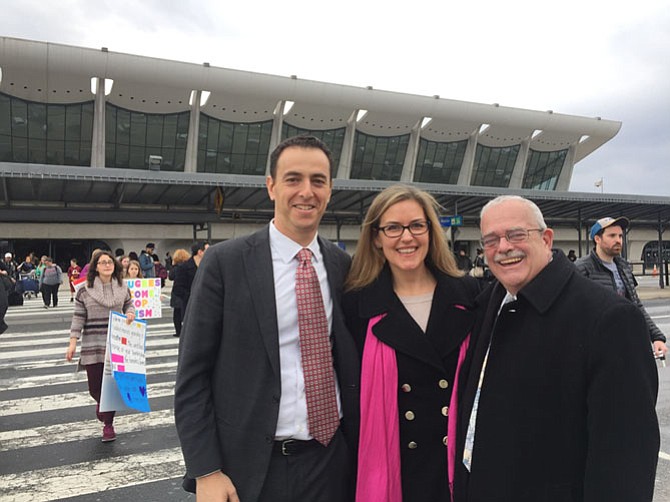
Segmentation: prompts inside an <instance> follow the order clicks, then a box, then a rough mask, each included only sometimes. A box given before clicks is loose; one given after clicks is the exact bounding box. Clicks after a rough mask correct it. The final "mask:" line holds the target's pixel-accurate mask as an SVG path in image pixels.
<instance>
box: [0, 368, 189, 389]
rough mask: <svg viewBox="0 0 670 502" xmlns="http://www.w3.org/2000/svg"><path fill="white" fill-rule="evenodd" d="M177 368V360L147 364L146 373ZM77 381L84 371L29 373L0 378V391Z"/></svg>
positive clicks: (170, 370)
mask: <svg viewBox="0 0 670 502" xmlns="http://www.w3.org/2000/svg"><path fill="white" fill-rule="evenodd" d="M176 368H177V361H172V362H167V363H160V364H147V375H148V376H153V375H162V374H165V373H173V372H174V371H175V369H176ZM79 381H86V373H85V372H83V371H82V372H79V373H74V372H73V373H65V374H53V375H34V376H33V375H31V376H28V377H26V378H15V379H11V380H0V391H6V390H24V389H33V388H37V387H39V388H49V386H52V385H62V384H68V383H75V382H79Z"/></svg>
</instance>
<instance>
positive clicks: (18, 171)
mask: <svg viewBox="0 0 670 502" xmlns="http://www.w3.org/2000/svg"><path fill="white" fill-rule="evenodd" d="M620 127H621V123H620V122H617V121H612V120H605V119H601V118H600V117H580V116H572V115H564V114H559V113H553V112H552V111H551V110H548V111H534V110H525V109H518V108H510V107H504V106H500V105H498V104H497V103H492V104H481V103H470V102H463V101H455V100H450V99H445V98H443V97H440V96H417V95H410V94H402V93H397V92H391V91H385V90H377V89H373V88H372V87H363V88H360V87H352V86H345V85H338V84H333V83H326V82H316V81H310V80H303V79H301V78H300V77H299V76H295V75H290V76H277V75H267V74H259V73H252V72H247V71H241V70H232V69H227V68H217V67H213V66H211V65H210V64H209V63H202V64H192V63H184V62H178V61H169V60H164V59H155V58H150V57H143V56H136V55H130V54H121V53H115V52H112V51H109V50H107V49H106V48H101V49H90V48H81V47H72V46H66V45H59V44H52V43H46V42H38V41H29V40H20V39H14V38H6V37H0V173H1V175H2V179H1V184H0V248H2V249H1V250H0V251H3V252H4V251H6V250H9V251H12V252H14V253H15V254H17V255H18V257H22V256H24V255H25V254H26V253H28V252H30V251H35V252H36V253H37V254H51V255H53V256H54V258H55V259H56V261H57V262H58V263H60V264H63V263H67V261H68V260H69V258H70V257H71V256H74V257H77V258H79V259H80V260H85V259H87V257H88V255H89V253H90V252H91V250H92V249H94V248H96V247H100V246H109V247H110V248H111V249H116V248H119V247H120V248H123V249H125V250H126V252H128V251H131V250H132V251H137V252H139V251H140V250H141V249H142V248H143V247H144V244H145V243H146V242H148V241H153V242H156V244H157V252H158V254H159V255H160V256H161V257H162V256H164V254H165V252H167V251H172V250H174V249H175V248H177V247H184V246H186V245H188V243H189V242H190V241H191V240H193V239H194V238H206V239H209V240H211V241H219V240H224V239H229V238H233V237H235V236H239V235H244V234H246V233H249V232H251V231H252V230H254V229H256V228H259V227H260V226H261V225H264V224H266V223H267V222H268V221H269V219H270V218H271V215H272V203H271V201H270V200H269V199H268V197H267V194H266V192H265V176H266V174H267V173H268V168H269V153H270V152H271V151H272V150H273V149H274V147H275V146H276V145H277V144H278V143H279V142H280V141H281V140H282V139H284V138H286V137H289V136H293V135H296V134H300V133H310V134H313V135H315V136H318V137H319V138H321V139H323V140H324V141H325V142H326V143H327V144H328V145H329V147H330V148H331V150H332V151H333V156H334V160H335V177H334V189H333V196H332V200H331V203H330V205H329V208H328V211H327V214H326V216H325V218H324V222H323V225H322V228H321V231H320V232H321V234H322V235H324V236H325V237H327V238H330V239H332V240H335V241H339V242H341V243H342V245H343V246H345V247H346V249H347V250H349V251H353V250H354V248H355V243H356V240H357V237H358V232H359V224H360V222H361V220H362V217H363V215H364V214H365V211H366V210H367V207H368V206H369V204H370V202H371V200H372V199H373V198H374V196H375V194H376V193H378V192H379V191H380V190H382V189H383V188H385V187H386V186H388V185H390V184H393V183H399V182H402V183H412V184H416V185H418V186H420V187H421V188H424V189H426V190H428V191H429V192H431V193H432V194H433V195H434V196H435V197H436V198H437V199H438V201H439V202H440V203H441V204H442V205H443V206H444V208H445V213H444V214H445V216H449V215H459V216H461V220H462V222H463V226H462V227H458V228H457V229H453V228H452V229H451V230H450V231H449V236H450V238H452V240H453V241H454V243H455V245H456V246H458V247H464V248H465V249H466V250H467V251H468V252H469V253H470V254H474V248H475V247H476V245H477V241H478V238H479V234H478V231H477V218H478V213H479V209H480V208H481V206H482V205H483V204H484V203H485V202H486V201H487V200H488V199H490V198H491V197H495V196H497V195H499V194H502V193H516V194H520V195H524V196H526V197H529V198H531V199H533V200H534V201H535V202H536V203H538V205H539V206H540V207H541V208H542V210H543V212H544V213H545V216H546V217H547V220H548V223H549V224H550V225H551V226H553V227H554V228H555V229H556V230H557V238H556V244H557V246H558V247H562V248H564V249H565V250H566V251H567V249H568V248H574V249H577V250H579V252H580V253H584V252H586V251H587V250H588V248H589V244H588V242H586V239H585V237H584V236H585V235H586V232H587V230H588V227H589V226H590V225H591V224H592V223H593V221H594V220H595V219H597V218H599V217H602V216H605V215H609V216H619V215H625V216H628V217H629V218H630V219H631V221H632V225H631V228H632V230H631V233H630V236H629V244H628V246H629V258H630V259H631V260H634V261H636V260H637V261H639V260H640V257H641V256H642V255H643V254H644V253H645V252H646V253H648V254H649V253H651V254H650V256H651V255H653V248H654V246H656V247H655V249H658V245H659V241H660V240H661V239H662V232H663V230H664V228H665V227H666V226H667V224H668V221H670V198H668V197H639V196H627V195H610V194H581V193H574V192H568V187H569V185H570V179H571V177H572V173H573V170H574V168H575V165H576V164H577V163H578V162H579V161H580V160H582V159H584V158H585V157H586V156H588V155H589V154H591V153H592V152H593V151H595V150H596V149H598V148H600V147H602V146H603V145H605V143H607V142H608V141H609V140H610V139H612V138H613V137H614V136H615V135H616V134H617V132H618V131H619V129H620Z"/></svg>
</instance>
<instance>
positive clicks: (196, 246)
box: [191, 241, 209, 256]
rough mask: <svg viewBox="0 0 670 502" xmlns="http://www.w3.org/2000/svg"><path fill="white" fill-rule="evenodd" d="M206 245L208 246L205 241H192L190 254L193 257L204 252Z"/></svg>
mask: <svg viewBox="0 0 670 502" xmlns="http://www.w3.org/2000/svg"><path fill="white" fill-rule="evenodd" d="M207 244H209V242H207V241H194V242H193V244H191V254H192V255H193V256H195V255H197V254H198V251H204V250H205V246H206V245H207Z"/></svg>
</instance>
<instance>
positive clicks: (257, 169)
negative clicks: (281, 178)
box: [198, 113, 272, 176]
mask: <svg viewBox="0 0 670 502" xmlns="http://www.w3.org/2000/svg"><path fill="white" fill-rule="evenodd" d="M271 133H272V121H271V120H268V121H265V122H250V123H234V122H226V121H224V120H219V119H216V118H214V117H210V116H208V115H205V114H204V113H201V114H200V131H199V137H198V172H201V173H227V174H255V175H260V176H263V175H265V167H266V165H267V160H268V150H269V149H270V135H271Z"/></svg>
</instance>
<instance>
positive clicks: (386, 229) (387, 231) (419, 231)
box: [377, 220, 430, 239]
mask: <svg viewBox="0 0 670 502" xmlns="http://www.w3.org/2000/svg"><path fill="white" fill-rule="evenodd" d="M429 229H430V221H428V220H421V221H413V222H412V223H410V224H409V225H401V224H400V223H389V224H388V225H384V226H383V227H377V230H379V231H381V232H383V233H384V235H385V236H386V237H389V238H390V239H396V238H398V237H400V236H401V235H402V234H403V232H405V230H409V233H410V234H412V235H423V234H425V233H426V232H428V230H429Z"/></svg>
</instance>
